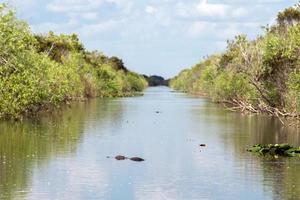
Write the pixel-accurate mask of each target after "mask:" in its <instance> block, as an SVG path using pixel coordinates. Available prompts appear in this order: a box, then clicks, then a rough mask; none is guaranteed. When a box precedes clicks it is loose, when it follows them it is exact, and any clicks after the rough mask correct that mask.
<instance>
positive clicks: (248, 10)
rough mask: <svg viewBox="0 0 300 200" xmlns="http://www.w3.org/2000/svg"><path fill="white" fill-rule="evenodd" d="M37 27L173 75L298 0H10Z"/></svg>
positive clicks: (253, 31)
mask: <svg viewBox="0 0 300 200" xmlns="http://www.w3.org/2000/svg"><path fill="white" fill-rule="evenodd" d="M6 2H8V3H9V4H11V5H12V6H14V7H15V8H16V10H17V12H18V16H19V17H20V18H21V19H25V20H27V21H28V22H29V24H30V26H31V28H32V30H33V31H34V32H35V33H46V32H48V31H50V30H53V31H55V32H56V33H77V34H78V35H79V37H80V39H81V40H82V41H83V43H84V44H85V47H86V48H87V49H89V50H94V49H98V50H100V51H102V52H104V53H105V54H106V55H109V56H113V55H115V56H118V57H120V58H122V59H123V60H124V62H125V64H126V66H127V67H128V68H129V69H131V70H134V71H136V72H139V73H144V74H148V75H149V74H158V75H163V76H165V77H172V76H174V75H176V74H177V73H178V72H179V71H180V70H182V69H184V68H187V67H190V66H192V65H194V64H196V63H197V62H199V61H200V60H201V59H202V58H203V57H204V56H207V55H210V54H212V53H214V52H219V51H223V50H224V49H225V47H226V40H227V39H230V38H233V37H234V35H237V34H241V33H244V34H247V35H248V36H249V37H250V38H253V37H255V36H256V35H258V34H260V33H261V26H263V25H266V24H272V23H274V20H275V17H276V14H277V12H278V11H280V10H282V9H284V8H285V7H289V6H292V5H294V4H296V3H297V2H298V0H250V1H249V0H248V1H246V0H223V1H221V0H64V1H62V0H8V1H6Z"/></svg>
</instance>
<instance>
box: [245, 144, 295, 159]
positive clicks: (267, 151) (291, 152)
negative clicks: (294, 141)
mask: <svg viewBox="0 0 300 200" xmlns="http://www.w3.org/2000/svg"><path fill="white" fill-rule="evenodd" d="M247 151H249V152H253V153H259V154H261V155H271V156H275V157H276V156H286V157H294V156H296V155H299V156H300V147H298V148H295V147H293V146H291V145H289V144H267V145H262V144H256V145H254V146H252V147H250V148H249V149H247Z"/></svg>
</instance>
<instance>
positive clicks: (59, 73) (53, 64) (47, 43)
mask: <svg viewBox="0 0 300 200" xmlns="http://www.w3.org/2000/svg"><path fill="white" fill-rule="evenodd" d="M146 86H147V83H146V80H145V79H144V77H143V76H140V75H139V74H136V73H134V72H131V71H129V70H128V69H127V68H126V67H125V66H124V64H123V62H122V60H121V59H119V58H117V57H107V56H105V55H104V54H103V53H101V52H98V51H93V52H89V51H87V50H86V49H85V48H84V46H83V44H82V43H81V42H80V41H79V39H78V37H77V35H75V34H72V35H55V34H54V33H53V32H50V33H49V34H46V35H34V34H33V33H32V32H31V31H30V28H29V26H28V24H27V23H26V22H24V21H21V20H18V19H17V18H16V16H15V12H14V11H13V10H11V9H10V8H9V7H7V6H6V5H5V4H0V118H22V117H23V116H24V115H31V114H32V113H36V112H38V111H40V110H48V109H53V108H56V107H59V106H60V105H62V104H63V103H66V102H68V101H72V100H76V99H83V98H91V97H122V96H132V95H133V94H136V93H138V92H141V91H142V90H143V89H144V88H145V87H146Z"/></svg>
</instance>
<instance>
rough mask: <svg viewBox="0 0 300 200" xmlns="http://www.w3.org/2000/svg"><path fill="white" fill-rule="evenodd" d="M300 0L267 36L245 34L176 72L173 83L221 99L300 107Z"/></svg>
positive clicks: (296, 110)
mask: <svg viewBox="0 0 300 200" xmlns="http://www.w3.org/2000/svg"><path fill="white" fill-rule="evenodd" d="M299 16H300V6H299V5H297V6H294V7H292V8H288V9H286V10H284V11H283V12H280V13H279V14H278V17H277V21H278V24H276V25H274V26H272V27H271V28H267V30H266V34H265V35H264V36H259V37H257V38H256V39H255V40H252V41H248V40H247V37H246V36H244V35H241V36H236V38H235V39H234V40H232V41H229V42H228V46H227V50H226V51H225V52H224V53H223V54H222V55H220V56H219V55H213V56H211V57H208V58H207V59H205V60H204V61H202V62H201V63H199V64H197V65H196V66H194V67H192V68H191V69H188V70H183V71H182V72H180V74H179V75H178V76H176V77H175V78H173V80H172V81H171V86H172V87H173V88H174V89H178V90H183V91H187V92H195V93H205V94H207V95H209V96H210V97H212V99H214V100H216V101H224V100H226V101H232V100H233V99H235V100H238V101H242V102H244V103H247V104H251V105H253V106H254V107H259V106H260V105H266V106H269V107H276V108H278V109H280V110H283V111H285V112H290V113H299V110H300V107H299V106H300V92H299V91H300V24H299V21H300V20H299V19H300V18H299Z"/></svg>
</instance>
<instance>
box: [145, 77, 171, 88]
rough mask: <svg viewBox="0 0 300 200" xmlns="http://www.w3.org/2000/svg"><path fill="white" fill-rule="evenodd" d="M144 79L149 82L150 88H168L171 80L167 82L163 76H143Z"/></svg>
mask: <svg viewBox="0 0 300 200" xmlns="http://www.w3.org/2000/svg"><path fill="white" fill-rule="evenodd" d="M143 76H144V78H145V79H146V80H147V82H148V85H149V86H168V85H169V80H165V79H164V78H163V77H161V76H157V75H153V76H146V75H143Z"/></svg>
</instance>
